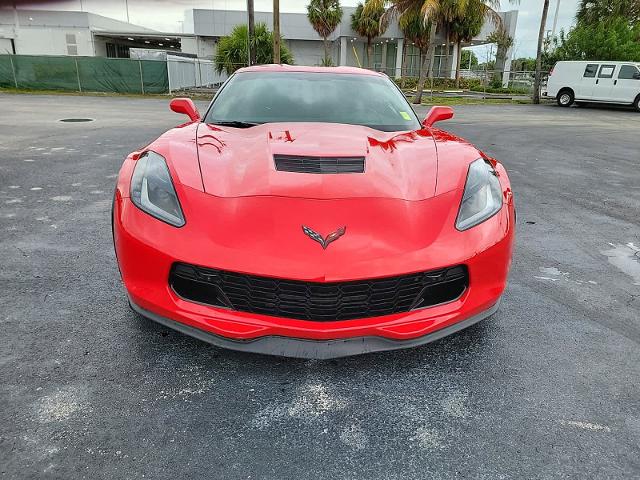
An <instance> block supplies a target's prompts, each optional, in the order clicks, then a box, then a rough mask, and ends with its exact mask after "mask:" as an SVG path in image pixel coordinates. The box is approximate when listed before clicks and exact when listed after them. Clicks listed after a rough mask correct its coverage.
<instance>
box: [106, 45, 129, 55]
mask: <svg viewBox="0 0 640 480" xmlns="http://www.w3.org/2000/svg"><path fill="white" fill-rule="evenodd" d="M106 47H107V57H108V58H129V47H127V46H126V45H120V44H118V43H107V44H106Z"/></svg>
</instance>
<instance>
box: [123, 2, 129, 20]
mask: <svg viewBox="0 0 640 480" xmlns="http://www.w3.org/2000/svg"><path fill="white" fill-rule="evenodd" d="M124 7H125V8H126V10H127V23H130V22H129V0H124Z"/></svg>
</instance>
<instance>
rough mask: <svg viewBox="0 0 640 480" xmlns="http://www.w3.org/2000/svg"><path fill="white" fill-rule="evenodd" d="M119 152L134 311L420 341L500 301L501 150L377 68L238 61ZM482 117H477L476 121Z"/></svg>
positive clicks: (118, 215)
mask: <svg viewBox="0 0 640 480" xmlns="http://www.w3.org/2000/svg"><path fill="white" fill-rule="evenodd" d="M170 107H171V109H172V110H173V111H175V112H178V113H181V114H186V115H187V116H188V118H189V121H188V122H187V123H184V124H182V125H179V126H178V127H176V128H173V129H171V130H169V131H168V132H166V133H164V134H163V135H161V136H160V137H159V138H158V139H156V140H154V141H153V142H152V143H150V144H149V145H147V146H146V147H144V148H142V149H140V150H139V151H136V152H133V153H131V154H130V155H128V156H127V158H126V159H125V160H124V164H123V165H122V168H121V170H120V173H119V176H118V180H117V185H116V190H115V196H114V202H113V209H112V226H113V240H114V245H115V251H116V256H117V262H118V266H119V269H120V273H121V277H122V280H123V283H124V286H125V289H126V292H127V295H128V300H129V303H130V305H131V307H132V308H133V310H135V311H136V312H138V313H139V314H141V315H143V316H145V317H147V318H149V319H151V320H154V321H156V322H159V323H161V324H164V325H166V326H168V327H171V328H173V329H176V330H178V331H180V332H183V333H185V334H188V335H192V336H194V337H196V338H198V339H201V340H204V341H207V342H209V343H212V344H214V345H218V346H221V347H225V348H229V349H234V350H240V351H245V352H257V353H264V354H272V355H282V356H291V357H300V358H333V357H341V356H348V355H356V354H362V353H367V352H375V351H381V350H393V349H399V348H406V347H415V346H418V345H423V344H425V343H428V342H431V341H433V340H437V339H439V338H442V337H444V336H446V335H449V334H451V333H454V332H456V331H459V330H461V329H463V328H465V327H468V326H469V325H472V324H474V323H476V322H478V321H480V320H482V319H484V318H486V317H488V316H490V315H492V314H493V313H494V312H496V310H497V308H498V305H499V302H500V298H501V296H502V293H503V291H504V289H505V286H506V282H507V276H508V272H509V268H510V265H511V257H512V246H513V241H514V231H515V207H514V201H513V193H512V190H511V186H510V183H509V178H508V176H507V172H506V171H505V168H504V167H503V166H502V164H500V163H499V162H498V161H496V160H495V159H493V158H490V157H488V156H487V155H485V154H484V153H482V152H481V151H479V150H478V149H477V148H475V147H474V146H473V145H471V144H470V143H468V142H466V141H465V140H463V139H461V138H459V137H457V136H455V135H453V134H451V133H447V132H446V131H444V130H441V129H439V128H437V127H435V126H434V124H435V123H436V122H439V121H442V120H447V119H449V118H451V117H452V116H453V110H452V109H451V108H450V107H438V106H436V107H433V108H431V110H430V111H429V112H428V114H427V115H426V118H425V119H424V120H423V121H420V119H419V118H418V117H417V116H416V114H415V113H414V111H413V109H412V108H411V106H410V105H409V103H408V102H407V100H406V99H405V97H404V95H403V94H402V92H401V91H400V90H399V89H398V88H397V87H396V86H395V84H394V83H393V82H392V81H391V80H390V79H389V78H387V77H386V76H385V75H383V74H379V73H375V72H371V71H367V70H361V69H357V68H349V67H333V68H327V67H300V66H286V65H263V66H255V67H249V68H243V69H240V70H238V71H237V72H236V73H234V74H233V75H232V76H231V77H230V78H229V79H228V80H227V81H226V82H225V83H224V84H223V86H222V87H221V88H220V89H219V91H218V92H217V94H216V95H215V97H214V98H213V100H212V101H211V103H210V105H209V107H208V109H207V111H206V113H205V114H204V115H200V113H199V112H198V110H197V109H196V107H195V105H194V104H193V102H192V101H191V100H190V99H187V98H176V99H173V100H172V101H171V104H170ZM479 128H481V126H479Z"/></svg>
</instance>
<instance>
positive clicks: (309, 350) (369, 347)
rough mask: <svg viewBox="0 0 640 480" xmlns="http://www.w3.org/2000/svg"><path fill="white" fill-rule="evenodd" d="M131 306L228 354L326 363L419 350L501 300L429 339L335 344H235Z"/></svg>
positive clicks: (267, 339)
mask: <svg viewBox="0 0 640 480" xmlns="http://www.w3.org/2000/svg"><path fill="white" fill-rule="evenodd" d="M129 303H130V304H131V308H133V310H135V311H136V312H138V313H139V314H140V315H142V316H143V317H146V318H149V319H150V320H153V321H154V322H157V323H160V324H162V325H165V326H166V327H169V328H172V329H174V330H177V331H178V332H181V333H184V334H186V335H189V336H191V337H194V338H197V339H198V340H202V341H204V342H207V343H210V344H212V345H216V346H218V347H222V348H228V349H229V350H238V351H241V352H251V353H261V354H265V355H278V356H282V357H293V358H313V359H320V360H325V359H330V358H339V357H348V356H351V355H361V354H363V353H371V352H382V351H387V350H399V349H402V348H411V347H417V346H420V345H424V344H426V343H429V342H433V341H435V340H439V339H441V338H443V337H446V336H447V335H451V334H452V333H456V332H458V331H460V330H463V329H465V328H467V327H469V326H471V325H473V324H474V323H477V322H479V321H480V320H484V319H485V318H487V317H490V316H491V315H493V314H494V313H495V312H496V311H497V310H498V306H499V304H500V300H498V301H497V302H496V303H495V304H494V305H493V306H491V307H490V308H488V309H487V310H484V311H482V312H480V313H478V314H476V315H473V316H472V317H468V318H466V319H464V320H461V321H459V322H457V323H454V324H453V325H450V326H448V327H445V328H441V329H440V330H436V331H435V332H432V333H429V334H427V335H423V336H422V337H417V338H412V339H409V340H394V339H391V338H385V337H376V336H367V337H352V338H341V339H336V340H309V339H303V338H291V337H282V336H264V337H258V338H255V339H251V340H234V339H231V338H227V337H222V336H220V335H215V334H213V333H209V332H206V331H204V330H200V329H198V328H194V327H192V326H190V325H185V324H183V323H180V322H176V321H175V320H171V319H169V318H166V317H162V316H160V315H157V314H155V313H153V312H150V311H148V310H145V309H143V308H142V307H140V306H138V305H136V304H135V303H134V302H133V301H131V299H129Z"/></svg>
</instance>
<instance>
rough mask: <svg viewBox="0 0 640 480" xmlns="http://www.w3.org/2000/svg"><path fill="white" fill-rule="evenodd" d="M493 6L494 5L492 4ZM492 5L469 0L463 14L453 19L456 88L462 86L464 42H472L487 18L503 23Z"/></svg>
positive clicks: (480, 0)
mask: <svg viewBox="0 0 640 480" xmlns="http://www.w3.org/2000/svg"><path fill="white" fill-rule="evenodd" d="M497 3H498V4H499V3H500V2H499V0H497ZM492 6H493V5H492ZM492 6H489V5H487V3H485V2H483V1H482V0H469V2H468V3H467V6H466V9H465V11H464V12H463V14H462V15H459V16H457V17H456V18H454V19H453V21H452V22H451V25H450V27H449V28H450V33H451V38H452V40H453V41H454V42H456V45H457V49H456V65H457V68H456V88H458V87H459V86H460V68H461V66H460V59H461V58H462V43H463V42H465V43H466V42H470V41H471V40H472V39H473V38H474V37H476V36H477V35H478V34H479V33H480V31H481V30H482V25H483V24H484V21H485V19H486V18H489V19H491V21H492V22H493V23H494V24H496V25H500V26H501V25H502V19H501V18H500V16H499V15H498V14H497V12H496V11H495V10H493V8H492Z"/></svg>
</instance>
